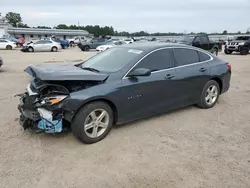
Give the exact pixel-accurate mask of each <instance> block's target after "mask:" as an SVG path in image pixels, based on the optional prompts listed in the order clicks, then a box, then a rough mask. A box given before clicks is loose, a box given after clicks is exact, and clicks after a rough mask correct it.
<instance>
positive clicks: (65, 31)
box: [7, 27, 89, 36]
mask: <svg viewBox="0 0 250 188" xmlns="http://www.w3.org/2000/svg"><path fill="white" fill-rule="evenodd" d="M7 32H8V33H9V34H38V35H39V34H40V35H71V36H85V35H89V32H88V31H85V30H69V29H41V28H14V27H11V28H8V29H7Z"/></svg>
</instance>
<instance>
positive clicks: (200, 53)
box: [198, 52, 210, 62]
mask: <svg viewBox="0 0 250 188" xmlns="http://www.w3.org/2000/svg"><path fill="white" fill-rule="evenodd" d="M198 53H199V57H200V62H202V61H208V60H210V56H209V55H207V54H205V53H203V52H198Z"/></svg>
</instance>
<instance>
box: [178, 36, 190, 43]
mask: <svg viewBox="0 0 250 188" xmlns="http://www.w3.org/2000/svg"><path fill="white" fill-rule="evenodd" d="M193 39H194V37H191V36H187V35H184V36H181V37H180V38H179V39H178V41H179V42H191V41H192V40H193Z"/></svg>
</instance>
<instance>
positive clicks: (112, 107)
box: [71, 98, 118, 124]
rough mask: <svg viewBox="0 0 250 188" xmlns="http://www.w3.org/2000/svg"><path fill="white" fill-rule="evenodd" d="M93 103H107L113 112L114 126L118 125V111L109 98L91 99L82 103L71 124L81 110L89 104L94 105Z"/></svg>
mask: <svg viewBox="0 0 250 188" xmlns="http://www.w3.org/2000/svg"><path fill="white" fill-rule="evenodd" d="M93 102H105V103H107V104H108V105H109V106H110V107H111V109H112V111H113V113H114V114H113V115H114V124H116V123H117V121H118V109H117V107H116V105H115V103H114V102H112V101H111V100H110V99H107V98H93V99H90V100H87V101H86V102H84V103H82V104H81V105H80V106H79V107H78V108H77V109H76V111H75V113H74V114H73V116H72V118H71V122H72V121H73V120H74V118H75V116H76V114H77V113H78V112H79V111H80V109H82V108H83V107H84V106H85V105H87V104H90V103H93Z"/></svg>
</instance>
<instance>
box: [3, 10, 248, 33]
mask: <svg viewBox="0 0 250 188" xmlns="http://www.w3.org/2000/svg"><path fill="white" fill-rule="evenodd" d="M0 16H1V13H0ZM3 20H4V21H6V22H8V23H9V24H10V25H12V26H13V27H19V28H31V27H30V26H28V25H27V24H24V23H23V21H22V17H21V15H20V14H19V13H15V12H8V13H7V14H6V15H5V17H3ZM32 28H42V29H70V30H86V31H88V32H89V33H91V34H93V35H94V36H96V37H98V36H104V35H111V36H127V37H128V36H134V37H140V36H180V35H183V34H184V33H174V32H168V33H162V32H161V33H160V32H157V33H148V32H145V31H139V32H134V33H129V32H127V31H122V32H118V31H115V30H114V28H113V27H112V26H104V27H102V26H99V25H94V26H93V25H87V26H77V25H66V24H58V25H57V26H55V27H53V28H51V27H48V26H37V27H32ZM188 34H213V35H221V34H223V35H227V34H242V33H241V32H240V31H238V32H237V33H230V32H228V31H227V30H224V31H223V32H222V33H204V32H200V33H194V32H191V33H188ZM246 34H250V28H248V29H247V31H246Z"/></svg>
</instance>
